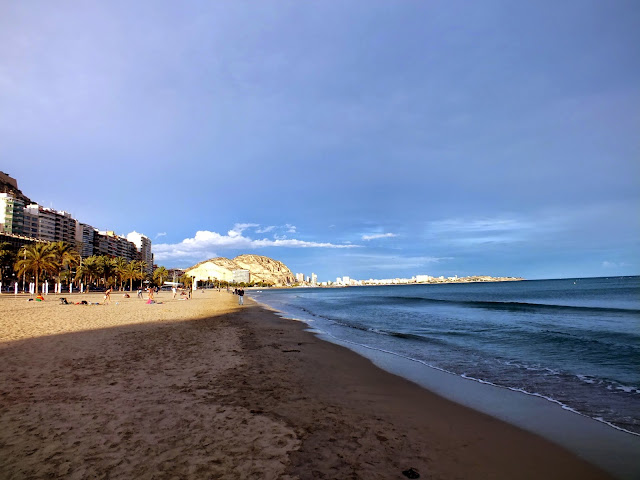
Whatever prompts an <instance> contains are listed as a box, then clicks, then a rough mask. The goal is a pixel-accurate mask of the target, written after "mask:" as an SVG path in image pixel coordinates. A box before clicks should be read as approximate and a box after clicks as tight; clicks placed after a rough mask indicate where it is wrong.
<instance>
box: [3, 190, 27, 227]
mask: <svg viewBox="0 0 640 480" xmlns="http://www.w3.org/2000/svg"><path fill="white" fill-rule="evenodd" d="M23 226H24V202H23V201H22V200H20V199H18V198H16V197H14V196H13V195H11V194H10V193H0V232H4V233H8V234H11V235H22V234H23V233H24V229H23Z"/></svg>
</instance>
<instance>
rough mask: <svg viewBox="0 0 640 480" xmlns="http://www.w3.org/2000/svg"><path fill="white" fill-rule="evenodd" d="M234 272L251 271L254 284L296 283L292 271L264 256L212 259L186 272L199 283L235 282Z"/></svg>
mask: <svg viewBox="0 0 640 480" xmlns="http://www.w3.org/2000/svg"><path fill="white" fill-rule="evenodd" d="M234 270H249V272H250V273H251V281H252V282H267V283H272V284H274V285H286V284H291V283H294V282H295V277H294V275H293V273H291V270H289V268H288V267H287V266H286V265H285V264H284V263H282V262H279V261H278V260H274V259H273V258H269V257H264V256H262V255H239V256H237V257H236V258H234V259H233V260H229V259H228V258H224V257H217V258H211V259H209V260H205V261H204V262H200V263H198V264H196V265H194V266H193V267H190V268H188V269H187V270H186V272H185V273H186V274H187V275H189V276H195V277H196V279H197V280H198V281H203V280H208V279H211V280H213V279H217V280H224V281H231V280H233V271H234Z"/></svg>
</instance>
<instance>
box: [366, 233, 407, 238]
mask: <svg viewBox="0 0 640 480" xmlns="http://www.w3.org/2000/svg"><path fill="white" fill-rule="evenodd" d="M397 236H398V235H396V234H395V233H374V234H372V235H363V236H362V240H375V239H376V238H392V237H397Z"/></svg>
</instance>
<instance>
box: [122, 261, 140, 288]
mask: <svg viewBox="0 0 640 480" xmlns="http://www.w3.org/2000/svg"><path fill="white" fill-rule="evenodd" d="M139 263H140V262H138V261H136V260H132V261H130V262H129V263H127V264H126V266H125V267H124V268H123V269H122V273H121V274H120V275H121V276H122V278H123V279H124V280H129V282H130V284H129V289H130V291H131V292H133V281H134V280H138V279H140V278H143V276H142V272H141V268H140V266H139Z"/></svg>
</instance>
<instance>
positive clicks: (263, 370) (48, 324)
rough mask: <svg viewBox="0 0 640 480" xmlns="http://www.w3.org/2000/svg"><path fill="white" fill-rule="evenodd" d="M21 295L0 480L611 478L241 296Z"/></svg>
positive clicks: (4, 400)
mask: <svg viewBox="0 0 640 480" xmlns="http://www.w3.org/2000/svg"><path fill="white" fill-rule="evenodd" d="M65 296H66V297H67V298H68V299H70V300H71V299H73V300H74V301H79V300H81V299H85V300H88V301H90V302H102V295H101V294H90V295H86V294H84V295H83V294H74V295H65ZM26 298H27V297H18V298H14V297H13V296H12V295H6V294H4V295H2V296H0V362H1V363H0V364H1V365H2V369H1V371H0V477H1V478H2V479H36V478H69V479H81V478H136V479H152V478H153V479H165V478H166V479H169V478H181V479H182V478H196V479H199V478H206V479H209V478H222V479H226V478H229V479H237V478H256V479H263V478H265V479H270V478H274V479H275V478H283V479H286V478H302V479H307V478H327V479H347V478H362V479H365V478H366V479H376V478H379V479H394V478H397V479H403V478H406V477H405V476H403V474H402V471H403V470H407V469H408V468H410V467H413V468H414V469H416V470H417V471H419V472H420V478H434V479H436V478H438V479H453V478H460V479H465V478H495V479H502V478H504V479H513V478H532V479H533V478H536V479H538V478H558V479H566V478H576V479H590V478H593V479H595V478H608V477H607V475H606V474H605V473H603V472H602V471H601V470H599V469H597V468H596V467H594V466H591V465H589V464H587V463H586V462H584V461H582V460H580V459H578V458H577V457H575V456H573V455H572V454H570V453H568V452H566V451H565V450H563V449H561V448H560V447H557V446H555V445H553V444H551V443H549V442H548V441H546V440H543V439H541V438H539V437H536V436H534V435H532V434H530V433H526V432H524V431H522V430H519V429H517V428H515V427H513V426H510V425H508V424H506V423H503V422H501V421H499V420H496V419H493V418H491V417H488V416H486V415H483V414H481V413H478V412H475V411H473V410H470V409H468V408H465V407H462V406H460V405H457V404H454V403H452V402H449V401H447V400H444V399H442V398H441V397H438V396H436V395H433V394H431V393H430V392H428V391H426V390H424V389H422V388H420V387H418V386H416V385H414V384H412V383H410V382H408V381H406V380H404V379H402V378H399V377H396V376H394V375H391V374H388V373H386V372H384V371H382V370H379V369H378V368H376V367H375V366H373V365H372V364H371V363H370V362H369V361H368V360H366V359H364V358H362V357H359V356H358V355H356V354H354V353H353V352H350V351H349V350H346V349H344V348H342V347H339V346H336V345H333V344H331V343H327V342H324V341H321V340H318V339H316V338H315V337H314V336H313V335H311V334H310V333H308V332H306V331H304V326H303V325H302V324H300V323H298V322H293V321H289V320H283V319H281V318H279V317H277V316H276V315H275V314H273V313H271V312H269V311H267V310H264V309H262V308H260V307H258V306H257V305H255V304H254V303H253V302H252V301H251V300H249V299H247V301H246V302H245V303H246V305H245V306H244V307H239V306H238V305H237V304H236V297H234V296H232V295H229V294H227V293H226V292H220V293H218V292H215V291H207V292H206V293H200V292H198V293H196V294H195V296H194V298H193V299H192V300H189V301H184V300H177V299H175V300H174V299H172V298H171V294H170V293H162V294H160V295H159V297H157V300H159V301H160V302H163V303H162V304H156V305H147V304H146V303H145V301H142V300H139V299H137V298H135V296H134V298H129V299H124V298H122V294H118V293H114V294H113V295H112V303H111V304H110V305H85V306H82V305H60V304H59V303H58V301H57V298H58V297H57V296H54V295H49V296H48V299H47V301H45V302H27V301H26Z"/></svg>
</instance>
